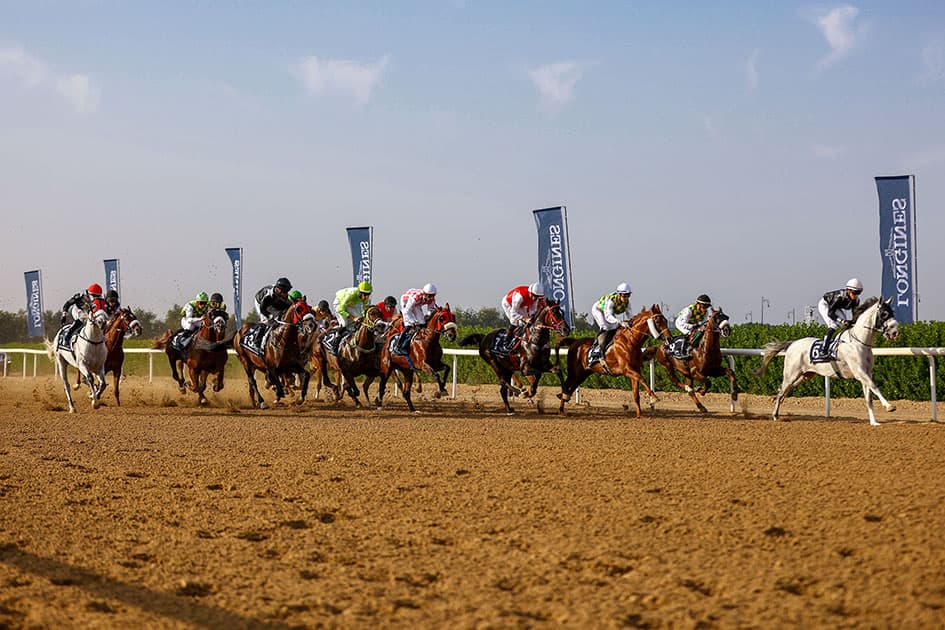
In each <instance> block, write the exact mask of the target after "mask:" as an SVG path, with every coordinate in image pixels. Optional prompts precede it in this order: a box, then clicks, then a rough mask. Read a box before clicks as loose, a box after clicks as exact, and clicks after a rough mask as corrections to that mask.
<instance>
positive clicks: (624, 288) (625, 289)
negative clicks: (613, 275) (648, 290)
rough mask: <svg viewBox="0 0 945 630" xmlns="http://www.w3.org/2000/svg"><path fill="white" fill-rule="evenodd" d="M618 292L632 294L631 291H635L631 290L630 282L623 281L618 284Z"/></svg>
mask: <svg viewBox="0 0 945 630" xmlns="http://www.w3.org/2000/svg"><path fill="white" fill-rule="evenodd" d="M617 293H624V294H626V295H630V294H631V293H633V291H631V290H630V283H629V282H621V283H620V284H618V285H617Z"/></svg>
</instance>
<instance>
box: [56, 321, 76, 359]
mask: <svg viewBox="0 0 945 630" xmlns="http://www.w3.org/2000/svg"><path fill="white" fill-rule="evenodd" d="M80 328H82V321H81V320H76V321H74V322H72V323H71V324H67V325H65V326H63V327H62V328H60V329H59V332H58V333H56V347H57V348H58V349H59V350H65V351H66V352H75V350H73V344H74V343H75V338H76V337H78V336H79V329H80Z"/></svg>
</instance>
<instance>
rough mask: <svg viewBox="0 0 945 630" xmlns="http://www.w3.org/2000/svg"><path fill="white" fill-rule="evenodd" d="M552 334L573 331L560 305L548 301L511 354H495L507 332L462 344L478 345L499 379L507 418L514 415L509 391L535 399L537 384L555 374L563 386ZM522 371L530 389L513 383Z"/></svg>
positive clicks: (470, 338)
mask: <svg viewBox="0 0 945 630" xmlns="http://www.w3.org/2000/svg"><path fill="white" fill-rule="evenodd" d="M551 331H554V332H555V334H557V335H558V336H559V337H566V336H568V335H570V334H571V327H570V326H568V322H567V320H565V318H564V313H563V312H562V311H561V307H560V306H559V305H558V304H557V302H553V301H550V300H549V301H547V302H545V304H544V305H543V306H542V307H541V308H539V309H538V311H537V312H536V313H535V315H534V317H532V318H531V320H530V321H529V322H528V324H527V325H526V326H525V334H524V337H523V338H521V339H520V340H518V341H517V343H516V345H515V346H514V347H513V349H512V350H511V352H508V353H506V352H501V353H498V352H496V351H495V345H496V337H497V336H499V335H500V334H501V335H503V339H504V335H505V333H506V329H505V328H499V329H497V330H492V331H490V332H488V333H486V334H485V335H483V334H482V333H473V334H471V335H467V336H466V337H463V339H462V340H461V341H460V342H459V345H461V346H469V345H472V344H474V343H475V344H479V356H480V357H482V360H483V361H485V362H486V363H488V364H489V367H491V368H492V371H493V372H495V374H496V376H498V377H499V393H500V394H501V395H502V402H503V403H504V404H505V413H506V414H508V415H510V416H511V415H512V414H514V413H515V412H514V411H512V406H511V405H510V404H509V390H512V391H513V393H514V394H522V395H523V396H524V397H525V398H532V397H533V396H534V395H535V392H537V391H538V381H540V380H541V375H542V374H544V373H545V372H551V373H553V374H555V375H556V376H557V377H558V381H559V382H560V384H561V385H564V379H563V377H562V376H561V370H560V369H558V366H557V365H553V364H552V363H551V345H550V343H551ZM499 343H504V341H499ZM519 370H521V371H522V375H523V376H524V377H525V378H526V379H527V380H528V382H529V385H530V386H529V387H528V388H527V389H520V388H518V387H516V386H515V385H514V384H513V383H512V375H513V374H515V372H517V371H519Z"/></svg>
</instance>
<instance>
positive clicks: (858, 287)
mask: <svg viewBox="0 0 945 630" xmlns="http://www.w3.org/2000/svg"><path fill="white" fill-rule="evenodd" d="M847 288H848V289H850V290H851V291H856V292H857V293H862V292H863V283H862V282H860V279H859V278H850V279H849V280H847Z"/></svg>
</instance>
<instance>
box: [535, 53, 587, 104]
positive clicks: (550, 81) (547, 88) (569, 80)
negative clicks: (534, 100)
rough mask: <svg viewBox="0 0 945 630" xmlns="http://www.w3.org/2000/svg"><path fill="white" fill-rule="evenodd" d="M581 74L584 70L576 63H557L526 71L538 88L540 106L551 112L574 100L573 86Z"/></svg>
mask: <svg viewBox="0 0 945 630" xmlns="http://www.w3.org/2000/svg"><path fill="white" fill-rule="evenodd" d="M583 74H584V69H583V68H582V67H581V66H580V64H578V63H577V62H576V61H559V62H558V63H550V64H548V65H545V66H539V67H537V68H535V69H533V70H529V71H528V76H529V78H531V80H532V83H534V84H535V87H536V88H538V94H539V97H540V99H541V105H542V106H543V107H545V108H548V109H553V110H554V109H559V108H561V107H564V106H565V105H567V104H568V103H570V102H571V101H573V100H574V86H575V85H576V84H577V82H578V81H579V80H580V79H581V76H582V75H583Z"/></svg>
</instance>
